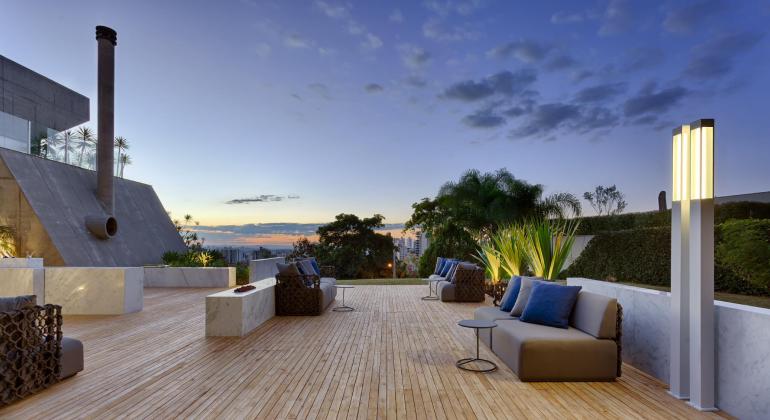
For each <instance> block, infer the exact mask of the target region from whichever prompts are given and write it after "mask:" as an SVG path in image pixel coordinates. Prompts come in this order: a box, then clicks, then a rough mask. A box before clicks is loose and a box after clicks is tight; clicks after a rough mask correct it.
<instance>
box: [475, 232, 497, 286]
mask: <svg viewBox="0 0 770 420" xmlns="http://www.w3.org/2000/svg"><path fill="white" fill-rule="evenodd" d="M474 257H476V259H477V260H479V262H481V264H482V265H483V266H484V268H485V269H486V272H487V276H488V277H489V279H490V280H492V283H493V284H497V283H498V282H499V281H500V279H501V275H502V265H501V260H500V252H499V251H498V250H497V249H496V248H495V245H494V243H493V242H491V241H484V242H482V243H481V244H480V245H479V249H478V250H477V251H476V255H474Z"/></svg>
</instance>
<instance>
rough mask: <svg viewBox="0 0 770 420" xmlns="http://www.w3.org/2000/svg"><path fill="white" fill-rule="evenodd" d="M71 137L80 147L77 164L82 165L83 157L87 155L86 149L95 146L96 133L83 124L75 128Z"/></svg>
mask: <svg viewBox="0 0 770 420" xmlns="http://www.w3.org/2000/svg"><path fill="white" fill-rule="evenodd" d="M73 138H74V139H75V140H76V141H77V142H78V143H77V146H78V148H79V149H80V156H78V166H80V167H83V158H84V157H87V155H86V149H89V148H92V147H94V146H96V135H95V134H94V131H93V130H91V129H90V128H89V127H85V126H83V127H80V128H78V129H77V131H76V132H75V136H74V137H73Z"/></svg>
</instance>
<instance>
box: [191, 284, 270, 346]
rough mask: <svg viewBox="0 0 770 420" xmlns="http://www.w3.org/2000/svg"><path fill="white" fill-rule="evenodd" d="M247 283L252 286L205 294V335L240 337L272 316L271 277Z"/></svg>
mask: <svg viewBox="0 0 770 420" xmlns="http://www.w3.org/2000/svg"><path fill="white" fill-rule="evenodd" d="M251 284H252V285H253V286H255V287H256V289H254V290H249V291H248V292H244V293H235V292H234V291H233V290H234V289H231V290H225V291H224V292H219V293H215V294H213V295H209V296H206V336H207V337H243V336H244V335H246V334H248V333H250V332H251V331H253V330H254V329H255V328H257V327H258V326H260V325H262V324H263V323H264V322H265V321H267V320H269V319H270V318H272V317H274V316H275V278H268V279H264V280H260V281H257V282H255V283H251Z"/></svg>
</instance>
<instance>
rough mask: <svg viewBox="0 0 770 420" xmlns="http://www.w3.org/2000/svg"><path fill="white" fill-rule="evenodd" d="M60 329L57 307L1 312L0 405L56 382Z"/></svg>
mask: <svg viewBox="0 0 770 420" xmlns="http://www.w3.org/2000/svg"><path fill="white" fill-rule="evenodd" d="M61 327H62V316H61V306H58V305H44V306H31V307H27V308H23V309H19V310H15V311H8V312H0V406H4V405H8V404H11V403H12V402H14V401H17V400H20V399H22V398H24V397H26V396H28V395H30V394H34V393H36V392H38V391H41V390H43V389H45V388H47V387H49V386H51V385H53V384H54V383H56V382H58V381H59V378H60V374H61V369H62V362H61V358H62V331H61Z"/></svg>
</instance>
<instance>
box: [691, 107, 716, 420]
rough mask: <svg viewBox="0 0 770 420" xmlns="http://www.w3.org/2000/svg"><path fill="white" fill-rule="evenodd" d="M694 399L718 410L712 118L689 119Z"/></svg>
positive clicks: (703, 406) (694, 402)
mask: <svg viewBox="0 0 770 420" xmlns="http://www.w3.org/2000/svg"><path fill="white" fill-rule="evenodd" d="M689 143H690V151H689V158H690V165H689V166H690V180H689V181H690V182H689V184H690V188H689V195H690V221H689V222H690V226H689V249H690V252H689V256H688V258H689V277H690V283H689V289H690V290H689V294H690V405H692V406H693V407H695V408H697V409H698V410H702V411H712V410H716V405H715V402H716V396H715V392H714V382H715V372H714V364H715V360H714V347H715V344H714V341H715V340H714V338H715V337H714V120H713V119H701V120H697V121H694V122H692V123H690V142H689Z"/></svg>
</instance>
